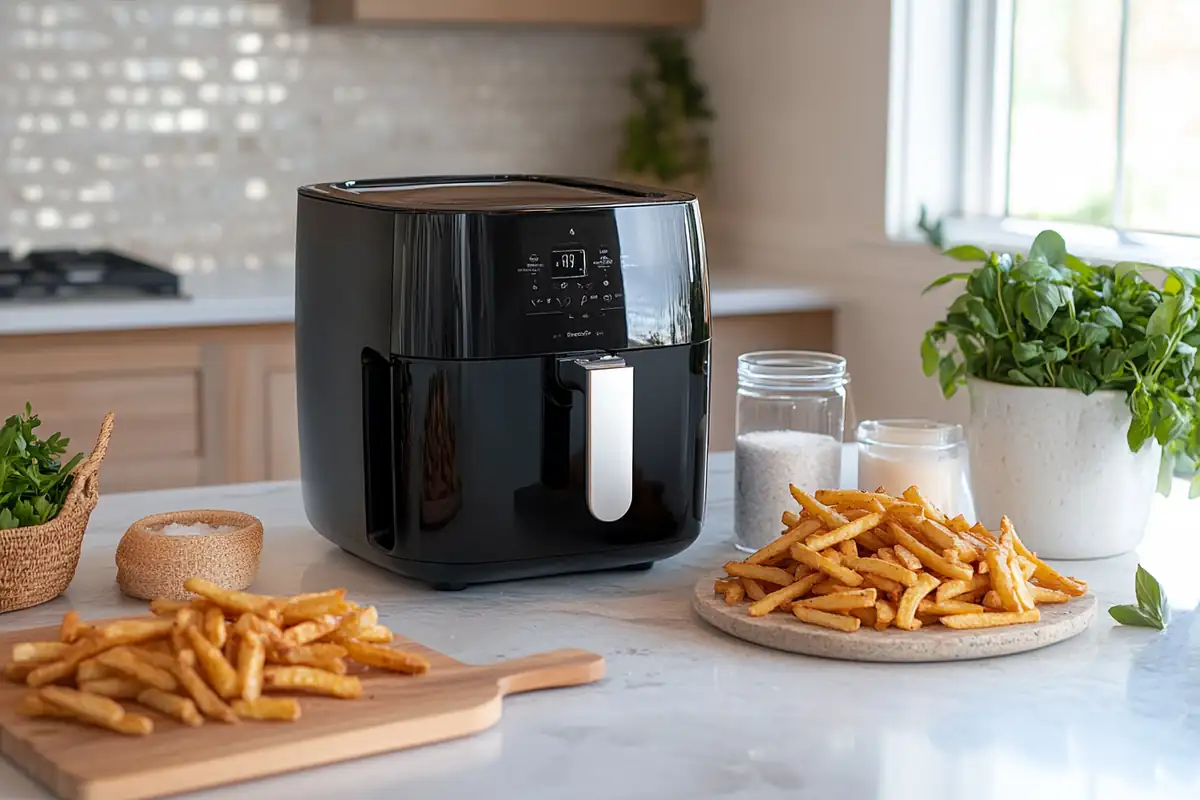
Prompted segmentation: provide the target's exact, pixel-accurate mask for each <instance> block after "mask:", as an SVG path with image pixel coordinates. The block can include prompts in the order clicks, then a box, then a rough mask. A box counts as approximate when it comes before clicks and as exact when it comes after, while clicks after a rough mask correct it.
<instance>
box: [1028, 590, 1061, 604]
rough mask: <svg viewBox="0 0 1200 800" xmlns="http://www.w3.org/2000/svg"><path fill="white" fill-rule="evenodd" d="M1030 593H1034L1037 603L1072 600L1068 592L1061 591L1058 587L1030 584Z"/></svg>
mask: <svg viewBox="0 0 1200 800" xmlns="http://www.w3.org/2000/svg"><path fill="white" fill-rule="evenodd" d="M1029 592H1030V594H1032V595H1033V600H1034V602H1035V603H1037V604H1039V605H1041V604H1042V603H1066V602H1069V601H1070V600H1071V595H1069V594H1067V593H1066V592H1060V591H1058V590H1057V589H1044V588H1042V587H1041V586H1030V587H1029Z"/></svg>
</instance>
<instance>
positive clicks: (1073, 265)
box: [1063, 253, 1092, 279]
mask: <svg viewBox="0 0 1200 800" xmlns="http://www.w3.org/2000/svg"><path fill="white" fill-rule="evenodd" d="M1063 264H1064V265H1066V267H1067V269H1069V270H1071V271H1072V272H1075V273H1078V274H1079V275H1080V276H1082V277H1083V278H1085V279H1086V278H1088V277H1090V276H1091V274H1092V267H1091V265H1090V264H1088V263H1087V262H1086V261H1084V260H1083V259H1082V258H1079V257H1078V256H1073V255H1071V254H1070V253H1067V255H1066V257H1065V258H1063Z"/></svg>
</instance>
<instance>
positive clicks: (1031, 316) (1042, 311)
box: [1017, 283, 1062, 331]
mask: <svg viewBox="0 0 1200 800" xmlns="http://www.w3.org/2000/svg"><path fill="white" fill-rule="evenodd" d="M1017 305H1018V306H1020V310H1021V313H1022V314H1023V315H1024V316H1025V319H1027V320H1029V324H1030V325H1032V326H1033V327H1034V329H1035V330H1038V331H1044V330H1046V326H1047V325H1049V324H1050V319H1051V318H1052V317H1053V316H1054V312H1055V311H1057V310H1058V309H1059V306H1060V305H1062V302H1061V297H1060V295H1059V293H1058V291H1057V287H1051V286H1048V285H1047V284H1044V283H1039V284H1035V285H1033V286H1030V287H1028V288H1027V289H1025V291H1023V292H1021V297H1020V299H1019V300H1018V301H1017Z"/></svg>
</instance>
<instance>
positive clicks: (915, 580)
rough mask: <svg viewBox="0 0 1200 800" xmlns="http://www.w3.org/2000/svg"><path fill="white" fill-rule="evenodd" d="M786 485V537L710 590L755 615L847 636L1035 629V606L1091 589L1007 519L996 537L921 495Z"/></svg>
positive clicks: (731, 569)
mask: <svg viewBox="0 0 1200 800" xmlns="http://www.w3.org/2000/svg"><path fill="white" fill-rule="evenodd" d="M789 488H790V490H791V493H792V497H794V498H795V499H796V502H797V503H798V504H799V505H800V511H799V513H797V512H795V511H790V510H789V511H785V512H784V513H783V516H782V524H783V525H784V526H785V530H784V531H783V532H782V533H781V534H780V536H779V538H777V539H776V540H775V541H773V542H771V543H770V544H768V545H767V546H766V547H763V548H762V549H760V550H758V551H757V552H755V553H753V554H752V555H750V556H749V557H748V558H746V559H745V560H744V561H730V562H729V563H727V564H726V565H725V573H726V574H727V575H728V577H727V578H722V579H718V580H717V581H716V584H715V586H714V591H715V592H716V593H717V594H719V595H722V596H723V597H724V599H725V602H726V603H728V604H729V605H738V604H741V603H748V607H747V611H748V613H749V614H750V616H753V617H762V616H766V615H768V614H772V613H790V614H791V615H792V616H794V617H795V618H796V619H797V620H799V621H801V622H805V623H808V624H810V625H819V626H821V627H823V628H831V629H833V630H839V631H845V632H846V633H852V632H854V631H857V630H858V629H859V627H860V626H862V625H869V626H871V627H873V628H875V630H878V631H884V630H887V629H888V628H889V627H895V628H899V629H901V630H905V631H916V630H920V629H921V628H922V627H923V626H928V625H939V624H940V625H943V626H945V627H947V628H953V629H956V630H975V629H980V628H993V627H999V626H1004V625H1019V624H1022V623H1028V622H1037V621H1038V620H1039V619H1041V612H1040V611H1039V610H1038V606H1039V605H1043V604H1047V603H1067V602H1069V601H1070V600H1071V598H1073V597H1080V596H1082V595H1083V594H1085V593H1086V592H1087V584H1086V583H1084V582H1083V581H1081V580H1078V579H1076V578H1069V577H1066V576H1064V575H1061V574H1060V573H1058V572H1057V571H1055V570H1054V569H1053V568H1052V567H1050V566H1049V565H1048V564H1046V563H1045V562H1043V561H1042V560H1041V559H1039V558H1038V557H1037V556H1036V555H1035V554H1034V553H1033V552H1031V551H1030V550H1029V548H1027V547H1026V546H1025V544H1024V543H1023V542H1022V541H1021V539H1020V537H1019V536H1017V532H1016V530H1015V529H1014V528H1013V525H1012V522H1011V521H1010V520H1009V519H1008V517H1003V518H1001V520H1000V530H999V532H993V531H990V530H988V529H987V528H985V527H984V526H983V525H982V524H981V523H975V524H974V525H971V524H970V523H968V522H967V521H966V520H965V519H963V518H962V517H961V516H958V517H954V518H953V519H950V518H948V517H947V516H946V515H945V514H943V513H942V512H941V511H939V510H938V509H937V507H935V506H934V505H933V504H932V503H930V502H929V501H928V500H927V499H926V498H925V497H924V496H923V495H922V494H921V492H920V490H918V489H917V487H915V486H910V487H909V488H908V489H906V490H905V491H904V493H903V494H902V495H901V496H900V497H894V496H892V495H889V494H887V493H886V492H885V491H884V490H883V489H882V488H880V489H878V490H876V491H874V492H862V491H857V490H828V491H819V492H817V493H816V494H815V495H809V494H806V493H805V492H802V491H800V490H799V489H797V488H796V487H795V486H791V487H789Z"/></svg>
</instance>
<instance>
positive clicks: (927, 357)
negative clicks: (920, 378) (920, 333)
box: [921, 334, 942, 378]
mask: <svg viewBox="0 0 1200 800" xmlns="http://www.w3.org/2000/svg"><path fill="white" fill-rule="evenodd" d="M941 357H942V354H941V353H939V352H938V349H937V345H935V344H934V343H933V337H932V336H930V335H928V334H926V335H925V338H924V339H922V340H921V371H922V372H924V373H925V376H926V377H929V378H932V377H933V374H934V373H935V372H937V370H938V359H939V358H941Z"/></svg>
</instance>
